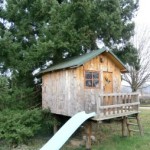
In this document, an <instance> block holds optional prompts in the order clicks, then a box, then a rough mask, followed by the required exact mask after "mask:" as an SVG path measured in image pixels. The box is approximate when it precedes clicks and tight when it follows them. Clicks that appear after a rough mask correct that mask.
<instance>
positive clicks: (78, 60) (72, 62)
mask: <svg viewBox="0 0 150 150" xmlns="http://www.w3.org/2000/svg"><path fill="white" fill-rule="evenodd" d="M105 51H107V52H109V53H110V54H112V55H113V56H114V57H115V58H116V59H117V60H118V61H119V62H120V63H121V64H122V66H123V67H124V69H126V67H125V66H124V64H123V63H122V62H121V61H120V59H119V58H118V57H117V56H116V55H115V54H114V53H113V52H112V51H108V50H106V48H101V49H98V50H94V51H92V52H90V53H86V54H84V55H81V56H77V57H74V58H71V59H69V60H66V61H65V62H62V63H59V64H56V65H54V66H51V67H49V68H47V69H45V70H43V71H41V72H40V74H43V73H47V72H51V71H55V70H61V69H65V68H76V67H79V66H81V65H83V64H84V63H86V62H87V61H89V60H91V59H92V58H94V57H96V56H98V55H100V54H101V53H103V52H105Z"/></svg>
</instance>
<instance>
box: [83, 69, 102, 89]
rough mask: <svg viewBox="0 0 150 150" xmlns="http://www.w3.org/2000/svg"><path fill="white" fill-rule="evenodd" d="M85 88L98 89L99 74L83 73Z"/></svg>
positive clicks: (92, 72) (96, 72) (94, 72)
mask: <svg viewBox="0 0 150 150" xmlns="http://www.w3.org/2000/svg"><path fill="white" fill-rule="evenodd" d="M85 87H88V88H98V87H99V72H98V71H85Z"/></svg>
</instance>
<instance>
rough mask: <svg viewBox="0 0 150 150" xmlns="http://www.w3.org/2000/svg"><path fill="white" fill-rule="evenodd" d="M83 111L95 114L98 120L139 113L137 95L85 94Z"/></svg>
mask: <svg viewBox="0 0 150 150" xmlns="http://www.w3.org/2000/svg"><path fill="white" fill-rule="evenodd" d="M84 96H85V97H84V99H85V101H84V102H85V103H84V110H85V111H86V112H87V113H90V112H96V114H97V117H98V119H99V118H103V119H104V118H106V119H107V118H115V117H118V116H119V117H120V116H125V115H129V114H134V113H138V112H139V104H140V102H139V94H138V93H110V94H100V93H98V92H95V91H92V93H90V92H89V93H85V95H84Z"/></svg>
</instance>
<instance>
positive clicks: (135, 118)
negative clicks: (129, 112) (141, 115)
mask: <svg viewBox="0 0 150 150" xmlns="http://www.w3.org/2000/svg"><path fill="white" fill-rule="evenodd" d="M127 119H137V118H136V117H127Z"/></svg>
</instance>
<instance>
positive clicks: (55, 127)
mask: <svg viewBox="0 0 150 150" xmlns="http://www.w3.org/2000/svg"><path fill="white" fill-rule="evenodd" d="M57 131H58V125H57V124H54V126H53V134H55V133H56V132H57Z"/></svg>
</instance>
